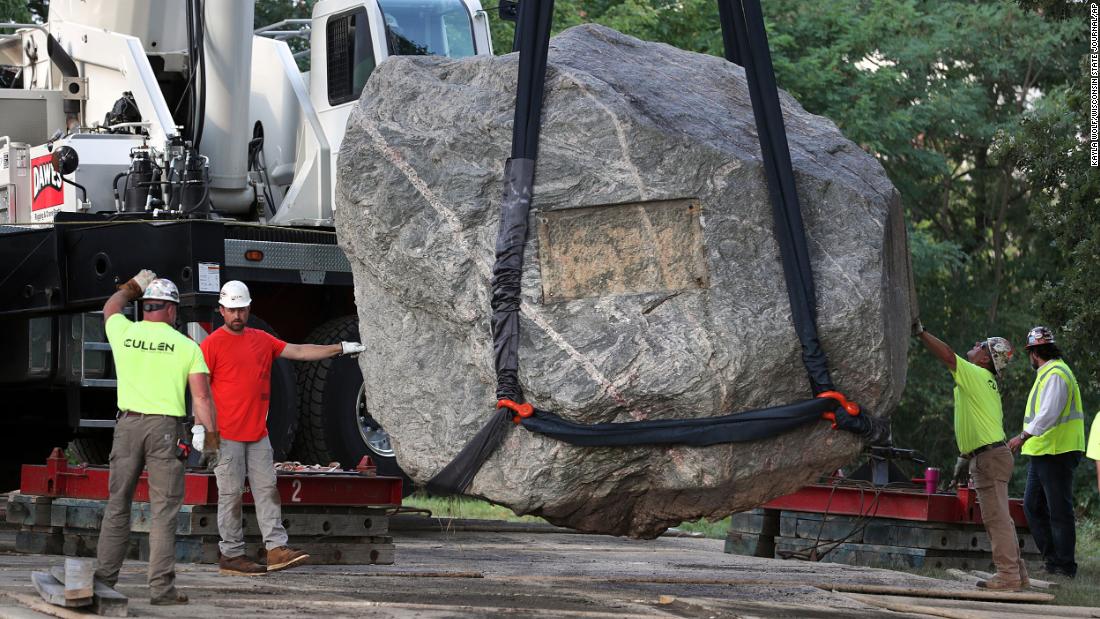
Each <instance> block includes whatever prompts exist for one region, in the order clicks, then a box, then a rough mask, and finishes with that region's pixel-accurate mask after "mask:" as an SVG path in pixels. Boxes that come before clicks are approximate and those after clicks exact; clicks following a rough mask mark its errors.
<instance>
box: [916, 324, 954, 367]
mask: <svg viewBox="0 0 1100 619" xmlns="http://www.w3.org/2000/svg"><path fill="white" fill-rule="evenodd" d="M917 339H919V340H920V341H921V343H922V344H924V347H925V348H927V349H928V351H929V352H931V353H932V356H934V357H935V358H937V359H939V360H940V362H941V363H943V364H944V365H946V366H947V369H949V370H951V371H952V372H954V371H955V359H956V358H957V357H956V355H955V351H954V350H951V347H950V346H948V345H947V344H944V343H943V342H942V341H940V338H938V337H936V336H934V335H932V334H931V333H929V332H927V331H925V330H923V329H922V330H921V332H920V335H918V336H917Z"/></svg>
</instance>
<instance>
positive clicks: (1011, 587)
mask: <svg viewBox="0 0 1100 619" xmlns="http://www.w3.org/2000/svg"><path fill="white" fill-rule="evenodd" d="M978 588H979V589H989V590H990V591H1020V590H1022V589H1023V588H1024V584H1023V583H1022V582H1020V581H1019V580H1009V579H1007V578H1005V577H1004V576H1001V575H1000V574H994V575H993V578H990V579H989V580H979V581H978Z"/></svg>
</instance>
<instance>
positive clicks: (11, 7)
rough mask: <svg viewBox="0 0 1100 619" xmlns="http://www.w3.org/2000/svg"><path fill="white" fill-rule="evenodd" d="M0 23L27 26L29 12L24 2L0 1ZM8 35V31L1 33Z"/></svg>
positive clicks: (29, 20)
mask: <svg viewBox="0 0 1100 619" xmlns="http://www.w3.org/2000/svg"><path fill="white" fill-rule="evenodd" d="M0 22H15V23H17V24H27V23H30V22H31V12H30V11H29V10H27V3H26V2H25V1H24V0H0ZM2 32H5V33H10V32H11V31H10V30H5V31H2Z"/></svg>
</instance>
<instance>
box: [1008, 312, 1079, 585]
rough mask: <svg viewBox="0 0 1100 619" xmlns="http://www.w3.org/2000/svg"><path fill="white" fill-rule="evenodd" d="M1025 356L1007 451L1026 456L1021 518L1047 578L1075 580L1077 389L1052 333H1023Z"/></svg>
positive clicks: (1044, 330) (1045, 330)
mask: <svg viewBox="0 0 1100 619" xmlns="http://www.w3.org/2000/svg"><path fill="white" fill-rule="evenodd" d="M1027 354H1028V358H1029V359H1030V360H1031V367H1033V368H1035V371H1036V376H1035V384H1034V385H1032V387H1031V393H1030V394H1029V395H1028V397H1027V410H1026V411H1025V413H1024V429H1023V432H1020V434H1019V435H1018V436H1016V437H1014V438H1013V439H1012V440H1010V441H1009V443H1008V446H1009V447H1010V448H1011V449H1012V450H1013V451H1016V450H1018V449H1020V448H1021V447H1022V448H1023V449H1022V451H1023V454H1024V455H1025V456H1030V457H1031V460H1030V462H1028V466H1027V486H1026V487H1025V489H1024V514H1025V515H1027V525H1028V528H1029V529H1031V536H1032V537H1033V538H1035V544H1036V545H1037V546H1038V547H1039V552H1041V553H1042V554H1043V560H1044V561H1045V562H1046V566H1045V570H1046V572H1047V573H1048V574H1054V575H1058V576H1068V577H1070V578H1073V577H1074V576H1076V575H1077V562H1076V561H1075V560H1074V547H1075V546H1076V545H1077V533H1076V523H1075V522H1074V516H1073V471H1074V469H1076V468H1077V463H1078V462H1080V461H1081V455H1082V453H1083V452H1084V451H1085V413H1084V409H1083V408H1082V406H1081V389H1080V388H1079V387H1078V386H1077V379H1076V378H1074V376H1073V371H1071V370H1070V369H1069V366H1068V365H1066V362H1065V361H1063V360H1062V351H1061V350H1059V349H1058V346H1057V345H1055V343H1054V333H1053V332H1051V330H1050V329H1048V328H1046V327H1035V328H1034V329H1032V330H1031V331H1028V334H1027Z"/></svg>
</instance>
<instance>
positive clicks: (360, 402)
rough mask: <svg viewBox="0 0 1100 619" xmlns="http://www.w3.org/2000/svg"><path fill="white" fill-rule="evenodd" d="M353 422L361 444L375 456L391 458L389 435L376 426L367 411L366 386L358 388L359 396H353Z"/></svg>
mask: <svg viewBox="0 0 1100 619" xmlns="http://www.w3.org/2000/svg"><path fill="white" fill-rule="evenodd" d="M355 421H356V427H358V428H359V436H360V437H361V438H362V439H363V444H365V445H366V446H367V449H369V450H370V452H371V453H373V454H375V455H376V456H380V457H383V458H392V457H393V446H392V445H390V435H389V434H387V433H386V431H385V430H383V429H382V426H380V425H378V422H377V421H375V420H374V417H371V416H370V412H368V411H367V386H366V385H365V384H364V385H362V386H360V387H359V395H357V396H355Z"/></svg>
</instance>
